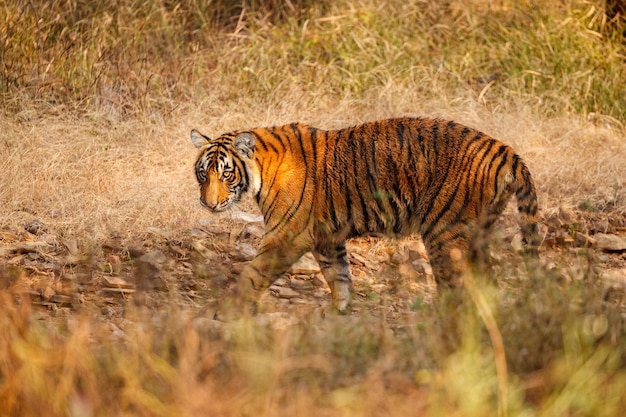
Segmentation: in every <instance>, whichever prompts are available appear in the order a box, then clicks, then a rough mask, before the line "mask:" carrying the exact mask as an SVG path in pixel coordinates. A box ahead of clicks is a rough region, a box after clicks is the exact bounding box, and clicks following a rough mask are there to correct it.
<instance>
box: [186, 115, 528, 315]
mask: <svg viewBox="0 0 626 417" xmlns="http://www.w3.org/2000/svg"><path fill="white" fill-rule="evenodd" d="M191 142H192V143H193V144H194V145H195V147H196V148H198V149H199V154H198V157H197V160H196V162H195V176H196V178H197V181H198V184H199V187H200V204H201V205H202V206H203V207H205V208H206V209H208V210H210V211H212V212H222V211H225V210H228V209H230V208H231V207H233V205H235V204H236V203H237V202H238V201H240V199H241V198H242V196H244V195H250V196H253V197H254V199H255V201H256V203H257V204H258V207H259V208H260V211H261V213H262V215H263V220H264V226H265V234H264V236H263V237H262V239H261V243H260V247H259V250H258V252H257V254H256V256H255V257H254V258H253V259H252V260H251V261H250V262H249V264H248V265H246V266H245V267H244V269H243V270H242V272H241V274H240V276H239V279H238V281H237V284H236V288H237V289H236V293H237V294H238V295H239V296H241V297H244V298H246V297H249V298H250V299H252V300H254V299H257V298H258V294H259V293H260V291H259V290H263V289H266V288H267V287H268V286H270V285H271V284H272V283H273V282H274V281H275V280H276V279H277V278H278V277H280V276H281V275H282V274H283V273H285V272H286V271H287V270H288V269H289V267H290V266H291V265H292V264H294V263H295V262H296V261H297V260H298V259H299V258H300V257H301V256H302V255H304V254H305V253H307V252H312V253H313V256H314V257H315V259H316V260H317V262H318V264H319V266H320V269H321V272H322V275H323V276H324V279H325V281H326V282H327V284H328V286H329V287H330V291H331V299H332V306H333V308H334V309H336V310H338V311H340V312H345V311H347V309H348V308H349V307H350V303H351V297H352V295H351V293H352V292H353V284H352V278H351V274H350V268H349V262H348V257H347V252H346V241H347V240H348V239H350V238H353V237H358V236H363V235H372V234H373V235H381V234H382V235H387V236H391V237H403V236H408V235H419V236H420V237H421V238H422V240H423V242H424V245H425V247H426V250H427V253H428V256H429V260H430V263H431V268H432V272H433V276H434V278H435V282H436V284H437V286H438V287H439V286H441V287H452V288H456V287H458V286H460V285H462V277H463V274H464V273H465V272H466V271H467V269H468V267H469V266H470V265H469V262H470V259H469V258H470V256H469V253H471V249H472V247H473V246H472V242H471V240H472V236H475V233H474V232H473V231H484V232H488V231H489V230H490V229H491V228H492V225H493V223H494V222H495V220H496V219H497V218H498V217H499V216H500V215H501V213H502V212H503V210H504V209H505V207H506V205H507V204H508V201H509V200H510V199H511V197H512V195H513V194H515V196H516V199H517V205H518V212H519V222H520V227H521V232H522V236H523V242H524V248H525V252H526V253H527V254H529V255H530V256H531V257H537V256H538V246H539V239H538V231H537V229H538V228H537V217H538V214H537V212H538V204H537V192H536V188H535V185H534V182H533V179H532V176H531V174H530V171H529V170H528V167H527V166H526V164H525V163H524V162H523V161H522V159H521V158H520V156H519V155H517V154H516V153H515V151H514V150H513V149H512V148H511V147H509V146H507V145H505V144H504V143H502V142H500V141H499V140H497V139H494V138H492V137H490V136H488V135H486V134H484V133H482V132H481V131H479V130H476V129H473V128H471V127H467V126H464V125H462V124H459V123H456V122H454V121H450V120H444V119H437V118H420V117H412V118H409V117H405V118H393V119H385V120H379V121H373V122H368V123H364V124H360V125H357V126H352V127H347V128H343V129H338V130H322V129H319V128H315V127H312V126H309V125H307V124H303V123H291V124H287V125H282V126H274V127H268V128H253V129H245V130H236V131H233V132H229V133H224V134H222V135H221V136H219V137H217V138H216V139H211V138H209V137H208V136H204V135H203V134H201V133H200V132H199V131H197V130H195V129H194V130H192V131H191Z"/></svg>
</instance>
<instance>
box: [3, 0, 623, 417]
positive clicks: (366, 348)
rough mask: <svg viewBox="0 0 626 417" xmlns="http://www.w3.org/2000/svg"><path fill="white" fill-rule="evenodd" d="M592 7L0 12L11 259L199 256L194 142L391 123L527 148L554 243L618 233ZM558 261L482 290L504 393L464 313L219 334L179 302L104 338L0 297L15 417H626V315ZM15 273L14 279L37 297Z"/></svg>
mask: <svg viewBox="0 0 626 417" xmlns="http://www.w3.org/2000/svg"><path fill="white" fill-rule="evenodd" d="M242 5H243V7H242ZM602 7H603V5H602V2H601V1H570V2H548V3H546V2H534V1H528V2H514V1H506V0H503V1H490V2H481V1H473V0H455V1H449V2H445V3H443V4H442V3H440V2H430V1H420V0H416V1H409V2H401V1H391V2H385V4H382V3H380V2H374V1H369V0H361V1H358V2H348V1H338V2H333V3H330V2H321V3H320V2H309V1H294V0H292V1H291V2H284V3H283V2H254V1H245V2H229V1H201V0H197V1H191V0H189V1H181V2H168V1H163V2H156V1H149V0H135V1H132V2H125V1H114V0H107V1H102V2H83V1H77V0H68V1H50V2H32V1H7V2H4V3H0V103H1V106H2V111H1V112H0V113H1V114H0V231H2V233H3V234H2V235H0V236H1V237H2V238H4V236H7V235H10V236H19V235H21V234H23V233H24V226H25V225H26V224H28V223H30V222H31V221H32V220H33V219H38V220H40V221H41V223H42V224H43V225H44V226H45V228H46V231H47V232H48V233H50V234H53V235H55V236H57V237H59V238H67V239H76V240H77V241H78V243H79V248H80V250H81V251H84V252H88V251H89V250H90V249H89V248H91V247H100V246H101V245H102V243H103V242H105V241H106V240H107V239H109V238H111V237H115V238H116V239H117V238H119V239H122V240H123V241H125V242H126V243H129V244H130V243H136V242H142V241H143V239H144V238H145V237H146V236H147V234H148V230H149V229H148V228H149V227H151V226H154V227H157V228H159V229H162V230H166V231H168V232H170V233H171V234H172V235H173V236H184V235H185V234H186V233H187V232H188V231H189V229H191V228H192V227H195V226H197V222H198V219H199V218H201V217H205V216H207V214H206V212H203V211H202V210H201V208H200V207H199V205H198V204H197V186H196V185H195V181H194V179H193V175H192V169H191V166H192V161H193V159H194V157H195V150H194V148H193V147H192V145H191V144H190V143H189V137H188V135H189V130H190V129H191V128H200V129H201V130H202V131H203V132H206V133H208V134H211V135H216V134H219V133H221V132H224V131H227V130H230V129H235V128H241V127H246V126H257V125H272V124H280V123H287V122H291V121H294V120H300V121H304V122H308V123H311V124H313V125H317V126H319V127H322V128H337V127H341V126H346V125H350V124H354V123H358V122H361V121H365V120H374V119H378V118H384V117H392V116H400V115H429V116H436V117H445V118H451V119H455V120H457V121H459V122H462V123H466V124H468V125H471V126H474V127H477V128H480V129H481V130H483V131H485V132H486V133H488V134H491V135H493V136H495V137H498V138H500V139H502V140H503V141H505V142H507V143H509V144H511V145H513V146H514V147H515V149H517V150H518V151H519V153H520V154H521V155H522V156H523V157H524V159H525V160H526V161H527V163H528V165H529V166H530V168H531V171H532V173H533V175H534V177H535V180H536V183H537V186H538V189H539V193H540V196H539V198H540V205H541V220H542V223H543V222H548V221H549V220H550V218H551V217H553V216H557V217H559V216H562V213H563V212H565V213H568V212H574V213H575V215H578V214H580V213H581V212H583V213H586V214H587V215H589V216H594V218H599V219H600V220H601V219H606V220H607V222H606V223H602V224H606V225H607V226H606V227H610V228H611V230H617V229H619V228H620V227H621V228H623V227H624V224H623V221H624V215H625V214H626V210H625V207H626V192H625V191H624V190H625V187H624V178H626V163H625V162H624V161H626V142H625V141H624V126H623V119H624V114H625V113H624V109H625V108H626V106H625V104H626V103H625V102H624V101H625V96H624V88H625V87H624V86H626V82H625V81H626V79H625V78H626V77H625V75H626V74H625V73H624V68H625V67H624V65H623V59H624V44H623V40H622V39H620V38H619V34H620V33H621V32H620V30H619V28H617V29H615V25H610V24H609V23H610V22H607V21H605V19H604V14H603V9H602ZM575 215H574V216H575ZM596 220H597V219H596ZM559 221H560V222H562V223H564V225H563V227H573V228H575V227H580V226H579V223H577V221H576V219H575V218H572V217H571V216H570V217H568V216H565V217H563V218H562V217H559ZM568 222H570V223H571V224H568ZM620 222H621V223H620ZM581 224H582V223H581ZM594 227H596V229H597V226H594ZM622 230H623V229H622ZM582 231H583V232H585V230H582ZM543 250H544V252H543V254H544V255H545V256H544V259H545V258H548V261H550V262H552V263H554V264H555V265H556V268H554V269H553V270H548V271H543V270H542V271H540V272H538V273H537V274H536V275H533V274H531V275H530V276H529V275H528V274H527V273H525V272H523V270H522V269H523V268H521V267H519V266H518V265H517V264H516V265H509V264H508V263H507V262H503V265H500V266H499V269H498V270H497V274H498V277H499V279H500V282H501V286H500V288H499V290H496V289H494V288H491V287H490V286H488V285H485V284H484V283H482V282H481V280H480V279H479V277H476V278H477V281H478V285H479V287H478V288H479V289H480V291H481V293H483V294H485V295H486V298H487V301H488V302H489V304H488V308H489V309H491V312H492V314H493V317H494V320H495V321H496V323H497V326H498V327H497V330H498V332H499V333H500V335H501V336H502V340H503V343H504V346H503V349H504V355H505V357H506V368H505V369H504V372H505V373H504V374H503V370H502V367H501V366H500V367H496V364H497V363H498V362H497V360H496V357H497V355H498V354H501V353H502V352H498V349H499V348H498V347H497V343H496V345H494V344H493V340H494V339H493V337H492V335H491V334H490V331H491V330H493V329H492V328H490V326H489V325H485V324H484V322H483V318H481V315H480V314H479V312H477V311H476V308H475V307H474V303H473V302H472V300H470V299H468V300H465V302H464V303H463V304H462V305H461V306H459V305H455V304H453V303H448V304H446V303H445V302H442V303H440V304H435V305H433V304H430V303H428V302H427V301H426V300H425V299H424V298H422V297H418V298H417V299H415V300H414V303H413V305H412V306H411V309H408V308H407V309H406V310H407V311H405V312H403V313H406V314H405V316H403V317H404V318H403V319H401V320H389V319H388V318H386V317H385V313H384V312H385V311H386V310H385V308H388V309H393V308H395V305H394V304H393V303H392V302H390V305H384V303H385V300H384V299H382V298H381V305H382V307H381V308H380V309H375V310H373V311H370V310H367V309H364V310H365V311H363V312H362V313H361V314H355V315H353V316H349V317H335V316H332V315H330V316H326V317H321V316H319V315H315V314H308V315H304V316H302V317H298V320H296V321H295V322H294V323H292V325H291V326H289V327H287V328H286V329H277V328H273V327H271V326H268V325H267V324H266V323H263V318H262V317H261V318H260V319H259V318H257V319H249V318H248V319H242V320H238V321H237V320H236V321H233V322H228V323H225V324H224V323H220V322H215V321H213V320H212V316H211V315H210V314H208V313H207V312H206V311H205V310H204V309H202V308H199V307H197V306H196V307H193V306H194V305H195V304H193V303H190V302H189V300H188V299H185V297H184V294H179V293H177V292H176V291H172V292H171V293H168V294H166V295H163V297H165V298H166V300H167V302H164V303H163V304H160V305H159V307H158V308H152V309H147V308H145V307H141V306H135V305H134V303H131V302H128V303H121V304H122V306H123V311H124V313H123V314H122V315H121V316H120V317H116V318H115V319H114V320H113V319H110V318H109V317H108V316H107V315H106V314H105V313H104V311H105V310H106V308H105V307H102V311H100V310H99V308H92V307H91V306H89V307H84V308H83V309H78V310H77V311H71V312H67V311H66V309H63V310H61V311H57V312H56V313H54V314H53V313H49V312H46V311H43V312H42V311H41V310H37V309H36V307H34V306H31V305H30V304H29V303H28V302H26V301H25V300H24V297H23V296H22V295H20V294H15V293H10V292H7V291H3V292H2V294H0V333H1V334H2V335H3V336H2V337H1V338H0V414H2V415H11V416H13V415H15V416H34V415H41V412H42V411H41V410H46V413H47V414H48V415H51V416H56V415H59V416H60V415H71V416H97V415H146V416H152V415H155V416H157V415H158V416H180V415H183V416H184V415H190V416H192V415H193V416H196V415H211V416H213V415H268V416H269V415H283V414H285V415H287V414H294V413H297V414H298V415H315V416H318V415H329V416H334V415H377V416H378V415H409V414H410V415H415V414H419V415H426V416H441V415H446V416H447V415H463V416H485V415H497V414H498V410H499V407H500V413H501V414H508V415H519V416H546V417H548V416H565V415H575V416H607V417H616V416H620V415H623V414H624V410H625V409H626V403H625V402H624V398H623V394H622V393H623V392H624V391H625V390H626V371H625V369H626V367H625V364H626V351H625V350H624V346H626V339H625V338H626V336H625V334H626V327H625V325H624V310H623V308H624V307H623V302H624V301H623V297H622V298H619V294H618V296H616V297H614V296H607V294H606V293H605V292H604V290H605V288H604V284H603V283H602V282H601V281H600V280H598V277H597V274H596V273H595V272H594V271H595V269H594V268H595V267H594V265H595V264H594V262H593V259H592V260H591V261H590V260H588V259H587V257H586V255H585V253H586V252H585V251H582V252H583V253H582V254H578V253H573V252H568V251H566V250H563V251H561V250H560V249H559V248H557V249H556V250H553V251H552V250H548V249H546V248H543ZM96 252H97V251H96ZM91 255H92V254H90V256H91ZM93 256H97V255H93ZM589 257H590V258H593V254H589ZM612 259H613V258H612ZM9 261H10V259H5V260H3V261H2V263H0V275H2V278H3V279H7V278H9V279H8V281H10V279H12V278H15V277H16V276H19V277H21V278H23V277H24V276H26V278H28V277H29V276H28V272H27V270H26V269H19V267H16V266H15V265H12V264H10V262H9ZM93 267H94V268H98V266H97V264H96V265H95V266H93ZM209 267H211V265H209ZM98 273H100V274H101V273H102V271H98ZM193 278H194V279H202V277H200V276H194V277H193ZM26 281H28V280H26ZM4 282H5V281H2V283H4ZM234 315H236V314H234ZM459 329H460V330H459ZM494 346H496V347H495V348H494ZM500 348H502V347H500ZM500 365H501V364H500ZM503 376H505V377H506V378H503ZM503 393H505V394H503ZM503 396H505V398H503ZM503 400H506V401H504V403H506V404H507V406H506V407H504V409H503V408H502V407H503V406H502V404H503Z"/></svg>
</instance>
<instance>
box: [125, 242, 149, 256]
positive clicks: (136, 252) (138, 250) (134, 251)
mask: <svg viewBox="0 0 626 417" xmlns="http://www.w3.org/2000/svg"><path fill="white" fill-rule="evenodd" d="M145 254H146V251H145V250H144V248H143V247H141V246H137V245H131V246H129V247H128V255H130V257H131V258H133V259H137V258H140V257H142V256H143V255H145Z"/></svg>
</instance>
